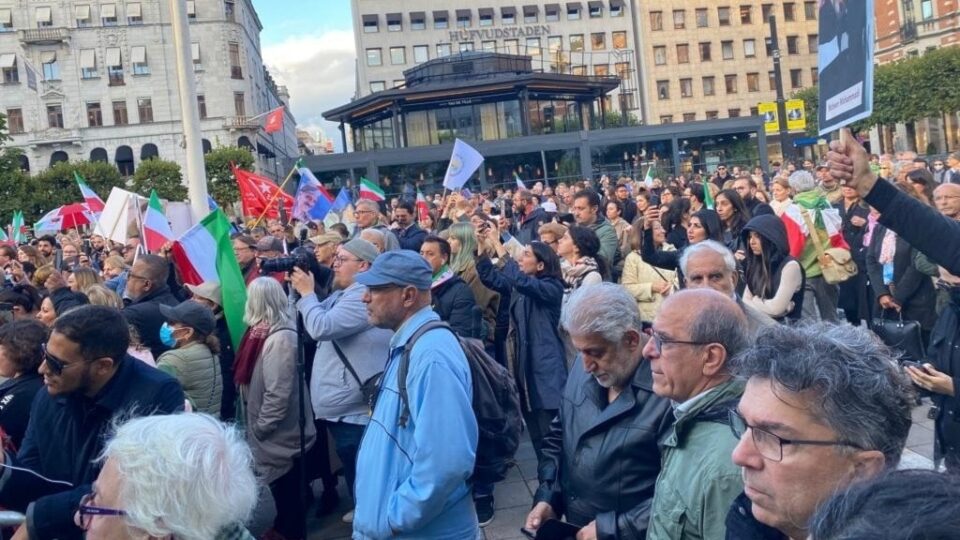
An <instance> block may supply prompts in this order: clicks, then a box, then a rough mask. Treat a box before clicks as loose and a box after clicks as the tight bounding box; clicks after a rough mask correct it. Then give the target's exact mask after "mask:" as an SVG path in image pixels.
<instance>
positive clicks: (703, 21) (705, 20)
mask: <svg viewBox="0 0 960 540" xmlns="http://www.w3.org/2000/svg"><path fill="white" fill-rule="evenodd" d="M708 26H710V15H709V12H708V11H707V8H697V28H706V27H708Z"/></svg>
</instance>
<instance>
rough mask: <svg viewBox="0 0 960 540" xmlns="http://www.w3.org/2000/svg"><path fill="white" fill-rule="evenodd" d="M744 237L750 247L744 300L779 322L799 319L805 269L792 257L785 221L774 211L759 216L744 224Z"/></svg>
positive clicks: (746, 265) (747, 258) (746, 266)
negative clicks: (773, 212) (772, 213)
mask: <svg viewBox="0 0 960 540" xmlns="http://www.w3.org/2000/svg"><path fill="white" fill-rule="evenodd" d="M742 236H743V243H744V244H746V246H747V253H746V255H747V256H746V259H744V261H743V270H744V276H745V278H746V279H745V281H746V288H745V289H744V291H743V302H744V303H745V304H748V305H751V306H753V307H755V308H756V309H758V310H760V311H761V312H763V313H766V314H767V315H769V316H770V317H771V318H773V319H775V320H777V321H781V322H784V321H789V322H796V321H799V320H800V315H801V313H802V311H801V310H802V308H803V285H804V279H803V268H801V267H800V263H799V262H797V260H796V259H794V258H793V257H791V256H790V244H789V242H788V241H787V228H786V227H785V226H784V224H783V221H781V220H780V218H778V217H777V216H774V215H771V214H764V215H760V216H757V217H755V218H753V219H751V220H750V221H749V222H748V223H747V224H746V226H744V228H743V233H742Z"/></svg>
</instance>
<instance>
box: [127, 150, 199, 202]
mask: <svg viewBox="0 0 960 540" xmlns="http://www.w3.org/2000/svg"><path fill="white" fill-rule="evenodd" d="M130 189H132V190H133V191H134V192H136V193H139V194H141V195H143V196H144V197H149V196H150V190H151V189H155V190H157V195H158V196H159V197H160V198H161V199H167V200H168V201H183V200H185V199H186V198H187V187H186V186H184V185H183V174H181V172H180V165H179V164H177V163H175V162H173V161H166V160H163V159H159V158H151V159H148V160H145V161H143V162H141V163H140V166H139V167H137V172H136V173H134V175H133V178H132V179H131V181H130Z"/></svg>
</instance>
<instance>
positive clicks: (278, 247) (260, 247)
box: [257, 236, 283, 251]
mask: <svg viewBox="0 0 960 540" xmlns="http://www.w3.org/2000/svg"><path fill="white" fill-rule="evenodd" d="M257 251H283V242H281V241H280V239H278V238H276V237H274V236H264V237H263V238H261V239H260V240H259V241H257Z"/></svg>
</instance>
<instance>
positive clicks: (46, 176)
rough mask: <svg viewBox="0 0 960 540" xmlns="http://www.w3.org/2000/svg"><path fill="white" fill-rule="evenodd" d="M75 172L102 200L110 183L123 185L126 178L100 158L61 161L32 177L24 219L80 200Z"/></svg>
mask: <svg viewBox="0 0 960 540" xmlns="http://www.w3.org/2000/svg"><path fill="white" fill-rule="evenodd" d="M75 172H76V173H79V174H80V176H82V177H83V178H84V180H86V182H87V185H88V186H90V188H91V189H93V191H95V192H96V193H97V195H99V196H100V198H102V199H104V200H106V198H107V197H108V196H109V194H110V190H111V189H113V188H114V187H120V188H125V187H126V182H124V179H123V177H121V176H120V171H118V170H117V168H116V167H114V166H113V165H112V164H110V163H105V162H102V161H93V162H91V161H73V162H70V161H61V162H60V163H57V164H55V165H53V166H52V167H50V168H49V169H47V170H45V171H43V172H41V173H37V174H36V175H34V177H33V178H32V182H31V186H30V187H31V189H32V191H33V198H32V200H31V201H29V202H30V205H29V206H27V205H25V206H24V209H23V212H24V217H25V219H26V220H27V221H28V222H29V221H30V220H31V219H37V218H38V217H40V216H42V215H43V214H44V213H46V212H48V211H50V210H52V209H54V208H56V207H58V206H62V205H64V204H69V203H74V202H81V201H83V197H82V196H81V195H80V188H79V187H78V186H77V181H76V178H75V177H74V173H75Z"/></svg>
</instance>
